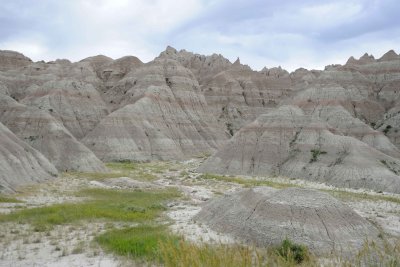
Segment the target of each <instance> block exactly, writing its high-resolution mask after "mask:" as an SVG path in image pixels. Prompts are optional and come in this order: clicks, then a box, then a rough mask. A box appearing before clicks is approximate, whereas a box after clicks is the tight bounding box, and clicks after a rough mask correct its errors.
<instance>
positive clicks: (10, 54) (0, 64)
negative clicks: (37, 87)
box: [0, 50, 32, 71]
mask: <svg viewBox="0 0 400 267" xmlns="http://www.w3.org/2000/svg"><path fill="white" fill-rule="evenodd" d="M31 63H32V60H31V59H30V58H27V57H26V56H24V55H23V54H21V53H18V52H15V51H10V50H0V71H7V70H10V69H16V68H20V67H23V66H27V65H29V64H31Z"/></svg>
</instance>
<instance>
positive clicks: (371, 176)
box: [199, 106, 400, 193]
mask: <svg viewBox="0 0 400 267" xmlns="http://www.w3.org/2000/svg"><path fill="white" fill-rule="evenodd" d="M199 171H201V172H211V173H222V174H249V175H283V176H288V177H294V178H301V179H307V180H312V181H318V182H324V183H327V184H331V185H335V186H339V187H352V188H368V189H372V190H378V191H381V190H382V191H387V192H395V193H400V177H399V176H398V174H399V173H400V172H399V171H400V161H399V160H398V159H397V158H394V157H390V156H389V155H387V154H384V153H382V152H380V151H378V150H376V149H375V148H373V147H371V146H369V145H368V144H367V143H365V142H362V141H360V140H358V139H356V138H354V137H350V136H344V135H343V134H342V133H341V132H340V129H338V128H336V129H335V128H332V127H330V126H329V124H327V123H326V122H324V121H323V120H321V119H320V118H319V117H316V116H313V115H307V114H305V113H304V111H303V110H301V109H300V108H298V107H295V106H282V107H280V108H278V109H276V110H274V111H272V112H270V113H267V114H265V115H261V116H260V117H258V119H257V120H255V121H254V122H252V123H250V124H248V125H246V126H245V127H243V128H242V129H240V130H239V131H238V132H237V133H236V134H235V136H234V137H233V138H232V139H231V140H229V142H228V143H227V144H226V145H225V146H224V147H223V148H222V149H220V150H219V151H218V152H217V153H215V154H214V155H213V156H212V157H210V158H209V159H208V160H207V161H206V162H205V163H204V164H203V165H202V166H200V168H199Z"/></svg>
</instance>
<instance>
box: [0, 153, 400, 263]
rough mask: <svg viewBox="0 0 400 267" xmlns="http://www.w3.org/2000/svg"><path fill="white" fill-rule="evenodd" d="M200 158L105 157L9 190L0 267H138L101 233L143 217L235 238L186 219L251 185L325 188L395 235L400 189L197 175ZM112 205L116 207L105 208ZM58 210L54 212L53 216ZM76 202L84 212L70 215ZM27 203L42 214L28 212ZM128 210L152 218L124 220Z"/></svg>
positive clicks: (191, 236) (2, 199)
mask: <svg viewBox="0 0 400 267" xmlns="http://www.w3.org/2000/svg"><path fill="white" fill-rule="evenodd" d="M202 160H203V159H193V160H189V161H185V162H152V163H129V162H122V163H110V164H108V165H107V166H108V167H109V169H110V172H109V173H64V174H63V175H62V176H61V177H60V178H58V179H55V180H53V181H51V182H48V183H42V184H37V185H34V186H30V187H25V188H21V189H20V190H19V192H18V193H17V194H15V195H12V196H0V266H132V264H136V265H137V266H142V265H145V262H146V261H147V258H146V257H144V258H140V259H139V260H134V259H132V257H130V256H129V255H128V256H126V255H125V256H123V253H118V250H117V253H112V252H111V251H115V247H112V245H111V249H110V243H107V242H109V240H110V239H107V234H109V233H113V231H114V232H115V231H118V230H123V229H128V228H132V227H135V226H137V225H139V224H141V223H143V222H146V223H147V224H148V223H149V221H150V222H151V223H157V224H158V225H163V226H165V227H168V229H169V231H168V232H172V233H174V234H175V235H178V236H183V237H184V238H185V240H188V241H192V242H194V243H196V244H201V243H203V242H206V243H212V244H217V245H221V244H234V243H238V241H237V240H234V238H232V237H230V236H227V235H223V234H220V233H217V232H214V231H212V230H211V229H209V228H208V227H207V226H205V225H202V224H198V223H196V222H195V221H193V220H192V217H193V216H194V215H195V214H196V213H197V212H199V211H200V209H201V205H202V203H204V202H205V201H207V200H209V199H211V198H214V197H218V196H220V195H223V194H229V193H232V192H235V191H237V190H240V189H242V188H243V187H252V186H266V187H270V188H284V187H290V186H300V187H307V188H314V189H318V190H323V191H326V192H328V193H330V194H332V195H333V196H335V197H337V198H339V199H341V200H342V201H344V202H345V203H346V204H347V205H348V206H350V207H351V208H353V209H354V210H355V211H356V212H357V213H358V214H360V215H361V216H362V217H364V218H367V219H368V220H370V221H371V222H372V223H374V224H375V225H377V226H378V228H380V229H381V230H382V233H383V235H384V236H385V238H386V239H387V240H388V241H389V242H391V243H396V242H397V243H398V242H399V240H400V195H394V194H386V193H377V192H369V191H364V190H350V189H338V188H334V187H331V186H326V185H323V184H317V183H311V182H305V181H301V180H293V179H288V178H284V177H258V178H251V177H231V176H218V175H209V174H199V173H197V172H196V171H195V170H196V168H197V167H198V166H199V164H200V163H201V161H202ZM121 190H122V191H121ZM165 190H167V191H165ZM173 190H176V192H175V191H173ZM121 192H122V193H121ZM129 192H141V193H140V194H143V198H142V199H138V201H139V202H140V203H142V204H143V203H144V204H143V205H144V206H146V205H147V204H146V203H147V202H146V201H148V202H151V201H153V202H154V201H155V199H158V198H159V199H160V203H162V204H163V205H164V204H165V207H164V206H162V207H161V206H159V205H160V204H159V203H158V202H154V203H153V202H151V205H148V206H146V208H147V210H146V209H144V210H143V211H142V210H141V209H142V206H126V203H128V202H129V203H133V202H130V201H131V198H130V197H131V195H129V196H128V195H126V196H124V195H123V194H129ZM157 192H158V193H157ZM174 192H175V193H174ZM147 193H149V194H156V195H154V196H151V195H149V196H147V195H146V194H147ZM118 194H122V195H118ZM157 194H158V195H157ZM107 197H109V198H107ZM128 197H129V198H128ZM92 198H93V199H95V200H93V201H92V200H91V199H92ZM126 199H129V200H128V202H127V201H126ZM118 201H120V202H118ZM139 202H138V203H139ZM114 204H115V205H116V206H115V207H116V208H117V209H121V210H120V213H118V212H119V211H118V210H117V211H115V213H114V211H112V210H111V209H112V208H113V206H112V205H114ZM132 205H133V204H132ZM135 205H136V204H135ZM56 208H58V209H59V211H57V212H58V213H57V214H59V215H57V216H59V217H52V216H53V215H52V214H53V213H51V212H54V209H56ZM74 208H82V209H87V210H88V211H87V213H79V214H78V213H77V214H74V212H73V209H74ZM32 209H34V210H35V211H36V210H37V211H40V212H39V213H36V214H30V213H29V210H32ZM126 210H129V211H132V210H134V211H135V212H136V213H137V214H139V215H140V216H142V215H143V216H144V214H147V215H146V216H150V217H148V218H147V217H146V218H142V217H140V216H139V215H137V216H139V217H134V218H133V217H132V218H126V217H125V215H124V211H126ZM68 212H70V213H68ZM135 212H134V213H135ZM50 213H51V214H50ZM136 213H135V214H136ZM13 214H16V215H13ZM49 214H50V215H49ZM148 214H150V215H148ZM42 215H43V216H44V217H40V216H42ZM46 216H47V217H46ZM54 216H55V215H54ZM135 216H136V215H135ZM43 218H46V219H43ZM99 236H102V237H100V238H99ZM104 240H106V241H104ZM111 241H112V240H111ZM104 244H106V245H104ZM113 249H114V250H113ZM119 252H121V251H119ZM118 254H122V255H118Z"/></svg>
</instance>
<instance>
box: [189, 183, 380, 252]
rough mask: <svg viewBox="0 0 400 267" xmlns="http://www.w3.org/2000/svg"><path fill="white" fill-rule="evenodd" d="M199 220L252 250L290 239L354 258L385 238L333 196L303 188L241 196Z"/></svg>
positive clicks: (213, 205) (211, 206)
mask: <svg viewBox="0 0 400 267" xmlns="http://www.w3.org/2000/svg"><path fill="white" fill-rule="evenodd" d="M194 219H195V220H196V221H199V222H202V223H204V224H207V225H208V226H210V227H211V228H212V229H213V230H216V231H219V232H223V233H226V234H230V235H232V236H233V237H236V238H239V239H241V240H243V241H245V242H246V243H248V244H255V245H257V246H269V245H278V244H280V243H281V242H282V240H284V239H286V238H288V239H290V240H292V241H294V242H296V243H299V244H304V245H306V246H308V247H309V248H310V249H311V250H312V251H313V252H314V253H316V254H328V253H331V252H334V251H345V252H348V253H349V254H350V253H351V252H355V251H356V250H357V249H360V248H361V247H362V245H363V244H364V242H365V241H366V240H367V238H369V239H376V238H377V237H378V234H379V231H378V230H377V229H376V227H375V226H373V225H372V224H371V223H370V222H368V221H367V220H365V219H364V218H362V217H361V216H359V215H358V214H357V213H355V212H354V211H353V210H352V209H350V208H349V207H347V206H346V205H344V204H343V203H342V202H340V201H339V200H337V199H335V198H333V197H332V196H330V195H328V194H327V193H322V192H319V191H316V190H310V189H300V188H288V189H282V190H278V191H275V192H272V193H271V192H269V191H267V192H265V191H263V190H257V188H256V189H248V190H245V191H241V192H239V193H235V194H233V195H228V196H224V197H221V198H218V199H215V200H211V201H209V202H208V203H207V204H206V205H205V206H204V207H203V208H202V210H201V211H200V212H199V213H198V214H197V215H196V216H195V218H194ZM345 254H346V253H345Z"/></svg>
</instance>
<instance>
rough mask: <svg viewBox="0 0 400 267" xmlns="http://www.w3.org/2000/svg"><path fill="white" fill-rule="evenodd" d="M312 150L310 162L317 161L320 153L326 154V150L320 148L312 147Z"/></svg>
mask: <svg viewBox="0 0 400 267" xmlns="http://www.w3.org/2000/svg"><path fill="white" fill-rule="evenodd" d="M310 152H311V159H310V163H313V162H316V161H317V160H318V156H319V155H323V154H326V151H322V150H319V149H311V150H310Z"/></svg>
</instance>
